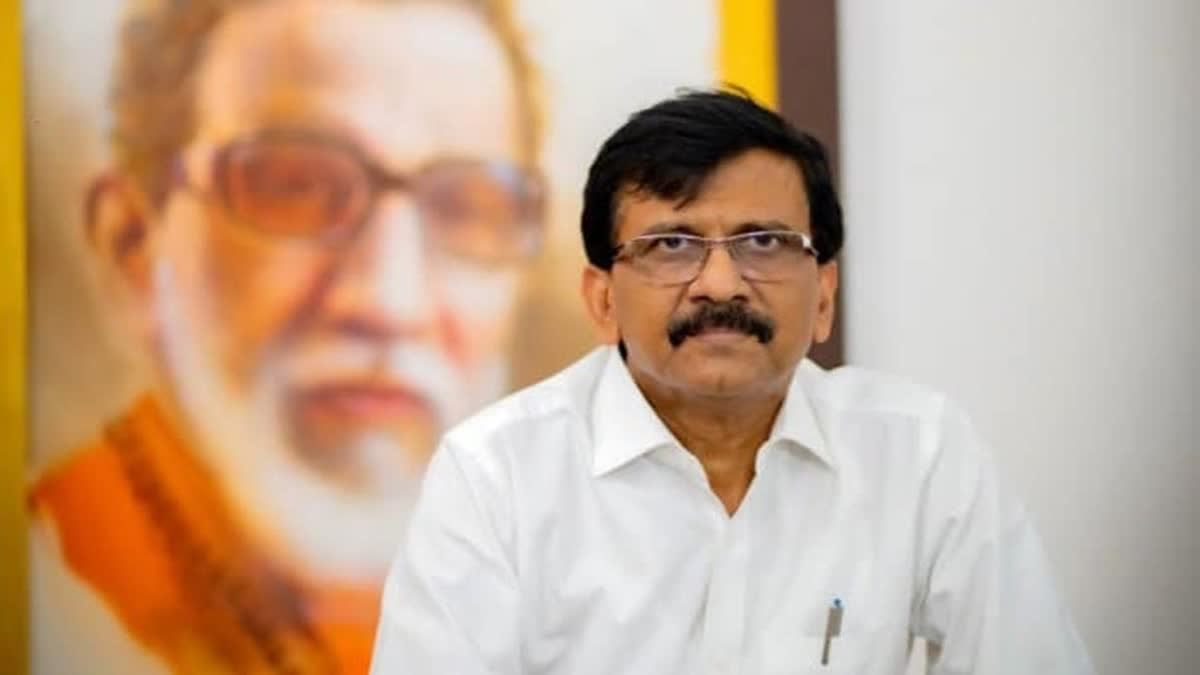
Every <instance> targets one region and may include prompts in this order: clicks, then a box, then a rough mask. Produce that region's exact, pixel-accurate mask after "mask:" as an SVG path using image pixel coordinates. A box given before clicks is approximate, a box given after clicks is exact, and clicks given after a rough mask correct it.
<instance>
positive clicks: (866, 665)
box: [763, 632, 895, 675]
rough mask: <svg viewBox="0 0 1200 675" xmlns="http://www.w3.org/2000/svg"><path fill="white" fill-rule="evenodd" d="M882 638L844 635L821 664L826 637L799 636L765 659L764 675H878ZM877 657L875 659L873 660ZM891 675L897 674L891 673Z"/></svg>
mask: <svg viewBox="0 0 1200 675" xmlns="http://www.w3.org/2000/svg"><path fill="white" fill-rule="evenodd" d="M878 638H879V636H878V635H876V634H874V633H873V632H872V633H842V634H841V635H838V636H837V637H834V638H832V639H830V641H829V661H828V663H826V664H822V663H821V655H822V652H823V650H824V648H825V636H824V635H797V636H795V637H794V638H792V639H790V640H787V641H779V642H777V643H775V644H774V645H773V648H772V649H771V650H770V652H769V653H768V654H766V655H765V656H766V658H765V659H764V660H765V661H766V663H765V664H764V665H765V666H766V667H765V668H764V669H763V673H764V675H820V674H823V675H875V673H874V671H872V670H871V669H870V668H871V663H872V661H876V662H877V661H878V658H877V657H878V656H879V652H880V645H879V644H878ZM873 657H875V658H873ZM888 675H895V674H892V673H889V674H888Z"/></svg>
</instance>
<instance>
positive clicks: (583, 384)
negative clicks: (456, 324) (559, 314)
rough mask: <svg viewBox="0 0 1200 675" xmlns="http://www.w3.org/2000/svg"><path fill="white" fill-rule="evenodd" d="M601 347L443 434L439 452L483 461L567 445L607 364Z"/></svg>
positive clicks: (482, 410)
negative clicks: (503, 454)
mask: <svg viewBox="0 0 1200 675" xmlns="http://www.w3.org/2000/svg"><path fill="white" fill-rule="evenodd" d="M607 356H608V355H607V351H606V349H605V348H598V349H596V350H593V351H592V352H590V353H588V354H586V355H585V356H584V357H582V358H581V359H579V360H578V361H575V362H574V363H572V364H571V365H569V366H567V367H566V368H564V369H563V370H560V371H559V372H557V373H555V374H554V375H552V376H550V377H548V378H546V379H545V380H542V381H541V382H538V383H536V384H533V385H530V386H529V387H526V388H524V389H521V390H519V391H517V392H514V393H512V394H509V395H508V396H505V397H504V398H501V399H500V400H498V401H496V402H494V403H492V404H490V405H488V406H486V407H484V408H483V409H481V410H479V411H478V412H476V413H475V414H473V415H471V416H470V417H468V418H467V419H466V420H464V421H463V422H461V423H459V424H457V425H456V426H454V427H452V428H451V429H450V430H448V431H447V432H446V433H445V435H444V436H443V437H442V443H441V446H442V447H441V449H439V452H446V451H449V452H454V453H455V454H456V455H458V456H459V457H460V459H468V460H473V461H482V460H485V459H486V458H487V456H488V455H495V454H496V453H499V452H504V451H505V450H506V449H507V450H513V449H518V448H519V449H520V450H521V451H523V452H525V453H529V452H537V450H538V449H539V448H543V447H546V446H547V445H555V443H554V440H559V441H563V440H566V437H564V434H567V435H569V434H571V433H573V432H574V431H575V430H577V429H581V428H582V425H585V424H586V419H587V416H588V411H589V408H590V405H591V398H592V392H593V390H594V388H595V385H596V383H597V382H598V380H599V378H600V375H601V373H602V372H603V369H604V365H605V362H606V359H607Z"/></svg>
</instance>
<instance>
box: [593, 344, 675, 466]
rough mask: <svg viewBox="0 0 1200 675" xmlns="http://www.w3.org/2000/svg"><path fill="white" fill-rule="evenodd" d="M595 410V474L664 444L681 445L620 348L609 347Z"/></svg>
mask: <svg viewBox="0 0 1200 675" xmlns="http://www.w3.org/2000/svg"><path fill="white" fill-rule="evenodd" d="M591 412H592V420H591V421H592V439H593V446H592V452H593V453H594V455H593V457H592V474H593V475H596V476H600V475H603V474H605V473H608V472H609V471H612V470H613V469H616V468H617V467H619V466H621V465H623V464H626V463H628V462H631V461H633V460H634V459H636V458H638V457H640V456H642V455H643V454H645V453H647V452H649V451H651V450H654V449H656V448H660V447H662V446H664V445H678V441H677V440H676V439H675V436H674V435H673V434H672V433H671V431H670V430H669V429H667V427H666V425H665V424H663V423H662V420H661V419H660V418H659V417H658V413H656V412H654V408H652V407H650V402H649V401H647V400H646V397H645V396H643V395H642V390H641V389H638V386H637V384H636V383H635V382H634V381H633V376H632V375H630V374H629V369H628V368H626V367H625V360H624V359H622V358H621V355H620V353H618V351H617V350H616V348H609V354H608V359H607V360H606V363H605V364H604V370H603V371H602V372H601V374H600V381H599V383H598V384H597V385H596V392H595V397H594V398H593V399H592V411H591Z"/></svg>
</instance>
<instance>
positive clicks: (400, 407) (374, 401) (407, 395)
mask: <svg viewBox="0 0 1200 675" xmlns="http://www.w3.org/2000/svg"><path fill="white" fill-rule="evenodd" d="M298 398H299V401H298V402H299V403H300V406H301V409H302V410H303V411H304V412H305V413H308V414H315V415H318V416H320V417H323V418H335V419H343V420H347V421H356V422H384V423H386V422H393V421H398V420H403V419H411V418H412V417H414V416H431V415H432V414H433V407H432V406H431V405H430V403H429V400H428V399H426V398H425V397H424V396H422V395H420V394H418V393H417V392H415V391H413V390H412V389H408V388H406V387H402V386H397V385H392V384H380V383H336V384H326V385H320V386H316V387H311V388H308V389H305V390H304V391H303V392H301V394H300V396H299V397H298Z"/></svg>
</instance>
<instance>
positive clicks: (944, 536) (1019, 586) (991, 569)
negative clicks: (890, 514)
mask: <svg viewBox="0 0 1200 675" xmlns="http://www.w3.org/2000/svg"><path fill="white" fill-rule="evenodd" d="M997 479H998V476H997V472H996V468H995V464H994V462H993V461H992V457H991V455H990V453H989V452H988V450H987V449H986V448H985V447H984V446H983V444H982V443H981V442H980V440H979V438H978V437H977V435H976V433H975V431H974V429H973V428H972V426H971V424H970V422H969V421H968V420H967V417H966V415H965V414H963V413H962V412H961V411H960V410H958V409H957V408H955V407H953V406H950V405H947V407H946V408H945V410H944V414H943V417H942V419H941V422H940V424H939V425H938V442H937V444H936V451H935V456H934V458H933V461H932V464H931V468H930V470H929V473H928V475H927V478H926V482H925V486H924V493H923V495H922V499H923V504H922V507H923V511H922V514H923V515H922V521H921V525H920V534H919V536H918V546H919V551H918V555H919V560H920V561H921V567H920V570H919V575H920V576H919V588H920V597H919V599H918V602H917V604H916V606H915V608H914V614H915V615H914V617H913V630H914V633H916V634H917V635H919V636H921V637H923V638H925V639H926V640H927V641H928V643H929V658H928V660H927V664H928V666H927V672H928V673H929V674H930V675H959V674H963V675H965V674H967V673H970V674H972V675H1023V674H1026V673H1029V674H1034V673H1058V674H1062V675H1091V674H1093V673H1094V672H1095V671H1094V669H1093V667H1092V664H1091V661H1090V659H1089V658H1088V655H1087V650H1086V649H1085V647H1084V645H1083V642H1082V641H1081V640H1080V637H1079V634H1078V632H1077V631H1076V629H1075V626H1074V625H1073V623H1072V621H1071V618H1070V616H1069V614H1068V612H1067V610H1066V608H1065V607H1064V606H1063V605H1062V603H1061V602H1060V600H1059V598H1058V594H1057V592H1056V589H1055V586H1054V582H1053V578H1052V575H1051V572H1050V567H1049V563H1048V561H1047V558H1046V555H1045V553H1044V551H1043V549H1042V545H1041V542H1040V540H1039V539H1038V536H1037V533H1036V532H1035V531H1034V527H1033V524H1032V523H1031V522H1030V520H1029V517H1028V515H1027V514H1026V512H1025V511H1024V510H1023V509H1022V508H1021V506H1020V505H1019V504H1018V503H1017V502H1016V501H1015V500H1014V499H1012V498H1011V497H1010V496H1008V495H1006V494H1004V493H1003V491H1002V490H1001V488H1000V486H999V485H998V484H997V483H998V480H997Z"/></svg>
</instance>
